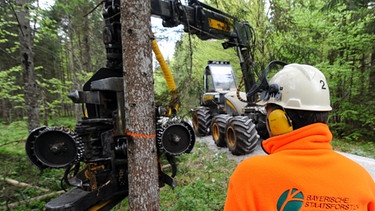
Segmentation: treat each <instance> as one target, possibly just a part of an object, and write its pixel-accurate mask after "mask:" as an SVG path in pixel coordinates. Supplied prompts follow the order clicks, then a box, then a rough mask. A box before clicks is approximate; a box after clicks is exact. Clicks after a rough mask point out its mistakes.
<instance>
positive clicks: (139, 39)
mask: <svg viewBox="0 0 375 211" xmlns="http://www.w3.org/2000/svg"><path fill="white" fill-rule="evenodd" d="M150 8H151V2H150V1H138V0H121V27H122V30H121V37H122V50H123V51H122V52H123V57H122V58H123V67H124V70H123V71H124V93H125V95H124V98H125V117H126V121H125V122H126V126H125V127H126V135H127V137H128V140H129V141H128V169H129V209H130V210H160V204H159V183H158V169H157V153H156V144H155V137H156V135H155V127H156V126H155V112H154V86H153V74H152V51H151V37H152V33H151V18H150V15H151V11H150Z"/></svg>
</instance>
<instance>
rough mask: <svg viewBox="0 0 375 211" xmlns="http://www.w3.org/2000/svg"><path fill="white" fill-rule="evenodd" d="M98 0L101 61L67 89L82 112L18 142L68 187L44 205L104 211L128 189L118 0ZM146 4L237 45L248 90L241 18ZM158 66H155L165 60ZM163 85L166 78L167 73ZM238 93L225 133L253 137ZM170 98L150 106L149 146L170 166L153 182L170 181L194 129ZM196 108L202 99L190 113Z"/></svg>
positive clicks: (249, 106) (252, 110)
mask: <svg viewBox="0 0 375 211" xmlns="http://www.w3.org/2000/svg"><path fill="white" fill-rule="evenodd" d="M102 3H103V9H102V15H103V17H104V20H105V26H104V30H103V41H104V44H105V48H106V56H107V65H106V67H104V68H101V69H99V70H98V71H97V72H96V73H95V74H94V75H93V76H92V77H91V78H90V79H89V80H88V81H87V82H86V83H85V84H84V86H83V90H82V91H73V92H71V93H70V94H69V95H68V96H69V98H70V99H71V100H72V101H73V102H74V103H79V104H81V105H82V110H83V118H82V119H81V120H79V121H78V122H77V124H76V127H75V130H74V131H71V130H68V129H65V128H57V127H44V126H43V127H39V128H36V129H34V130H33V131H32V132H31V133H30V134H29V136H28V138H27V141H26V145H25V148H26V153H27V155H28V157H29V159H30V160H31V162H32V163H33V164H34V165H36V166H37V167H38V168H39V169H45V168H64V169H65V173H64V175H63V178H62V180H61V185H62V187H63V188H64V186H65V185H69V186H72V187H73V188H72V189H70V190H69V191H67V192H65V193H64V194H62V195H61V196H59V197H57V198H55V199H53V200H51V201H50V202H48V203H47V204H46V205H45V210H110V209H111V208H112V207H114V206H115V205H116V204H118V203H119V202H120V201H121V200H123V199H124V198H125V197H127V196H128V169H127V167H128V160H127V141H128V139H129V137H128V136H127V134H126V132H125V131H126V128H125V122H126V116H125V113H124V110H125V109H124V86H123V78H122V76H123V71H122V68H123V67H122V44H121V24H120V0H105V1H102ZM151 7H152V8H151V14H152V15H153V16H155V17H158V18H161V19H162V20H163V26H164V27H175V26H178V25H180V24H182V25H183V26H184V31H185V32H187V33H189V34H195V35H197V36H198V37H199V38H200V39H202V40H207V39H227V41H226V42H225V43H223V47H224V48H230V47H235V48H236V49H237V53H238V56H239V58H240V63H241V69H242V73H243V77H244V79H245V87H246V90H251V88H252V87H251V84H255V80H254V75H253V73H254V72H253V71H250V67H251V66H252V64H251V63H252V55H251V52H252V51H251V50H252V49H251V48H252V47H253V44H254V43H251V44H250V42H249V41H250V40H254V38H253V33H252V30H251V27H250V26H249V24H248V23H247V22H238V21H237V20H236V19H235V18H233V17H231V16H230V15H228V14H226V13H223V12H221V11H219V10H217V9H215V8H213V7H210V6H208V5H206V4H203V3H201V2H199V1H197V0H190V1H189V2H188V5H183V4H181V2H180V1H179V0H151ZM155 46H156V48H154V47H155ZM157 49H158V48H157V45H156V43H155V42H154V41H153V50H154V52H155V54H156V57H157V58H158V56H160V55H157V54H158V53H157V52H158V51H157ZM159 53H160V52H159ZM158 60H159V59H158ZM161 60H163V59H161ZM159 62H160V60H159ZM161 66H162V69H163V66H165V65H162V64H161ZM163 72H164V69H163ZM172 79H173V78H172ZM167 84H168V86H170V85H171V84H170V83H168V79H167ZM171 86H172V88H173V85H171ZM169 88H171V87H169ZM253 90H255V89H253ZM245 97H246V98H247V103H246V106H245V107H244V108H243V109H242V110H243V113H242V116H236V117H231V118H228V119H232V120H228V121H229V123H231V124H230V125H231V127H232V128H233V129H232V130H233V133H231V134H232V135H237V133H238V131H239V130H240V129H241V130H242V129H244V130H245V133H249V136H250V135H251V137H253V136H254V137H255V136H258V135H257V133H256V131H255V130H254V131H253V130H252V128H253V127H251V128H250V127H249V126H248V125H246V124H245V123H248V122H250V123H248V124H250V125H256V124H257V123H258V122H260V119H261V117H263V113H261V112H260V109H259V108H258V107H257V106H256V105H255V101H256V97H255V95H253V93H250V92H248V93H247V94H246V96H245ZM177 98H178V96H177ZM214 99H216V96H215V97H214ZM171 101H173V102H175V103H170V105H168V106H158V107H157V108H155V111H156V115H155V116H156V118H155V122H156V131H155V133H156V143H155V145H156V146H157V149H158V157H159V158H160V157H161V156H165V157H166V160H168V162H169V163H170V165H171V167H172V168H171V169H172V175H171V176H170V175H167V174H166V173H164V172H163V170H162V168H161V165H160V166H159V183H160V186H164V185H165V184H168V185H170V186H172V187H174V186H175V185H176V181H175V179H174V178H173V177H174V176H175V175H176V172H177V166H176V162H175V160H174V158H175V156H178V155H181V154H183V153H189V152H190V151H191V150H192V149H193V147H194V144H195V134H194V128H193V127H191V126H190V125H189V124H188V123H187V122H185V121H184V120H182V119H180V118H177V117H176V112H177V109H178V106H179V103H178V100H176V95H175V94H172V100H171ZM176 102H177V103H176ZM201 109H203V106H202V107H201V108H198V109H197V110H196V113H198V111H200V110H201ZM204 109H206V108H204ZM215 114H216V113H215V112H211V113H210V115H215ZM199 118H201V116H198V119H199ZM223 118H224V117H222V119H223ZM225 118H226V117H225ZM219 126H221V124H220V125H219ZM219 129H221V128H220V127H219ZM228 130H229V129H228V127H227V131H228ZM246 137H247V136H246ZM252 141H253V139H252ZM237 145H238V144H237ZM244 150H248V149H244ZM237 151H239V149H236V151H235V152H237ZM64 189H65V188H64Z"/></svg>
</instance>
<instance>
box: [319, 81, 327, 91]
mask: <svg viewBox="0 0 375 211" xmlns="http://www.w3.org/2000/svg"><path fill="white" fill-rule="evenodd" d="M320 83H321V84H322V89H327V88H326V82H325V81H323V80H320Z"/></svg>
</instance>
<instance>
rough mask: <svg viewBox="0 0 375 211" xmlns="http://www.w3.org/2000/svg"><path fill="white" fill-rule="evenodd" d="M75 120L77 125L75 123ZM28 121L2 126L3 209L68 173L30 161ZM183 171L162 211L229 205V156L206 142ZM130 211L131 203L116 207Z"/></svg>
mask: <svg viewBox="0 0 375 211" xmlns="http://www.w3.org/2000/svg"><path fill="white" fill-rule="evenodd" d="M74 121H75V120H74V119H59V120H55V121H54V122H52V123H51V125H61V124H62V125H64V126H65V127H72V125H74V124H73V123H74ZM72 122H73V123H72ZM26 128H27V125H26V123H25V122H15V123H12V124H11V125H7V126H5V125H1V124H0V159H1V161H2V165H0V169H1V170H0V172H1V174H0V209H1V210H6V209H7V207H6V206H7V205H11V204H13V205H14V203H17V202H22V201H24V200H27V199H31V198H33V197H38V196H40V195H44V194H46V190H42V189H36V188H35V186H38V187H40V188H45V189H48V190H47V191H48V192H49V193H51V192H57V191H59V190H61V188H60V179H61V177H62V176H63V171H64V170H63V169H57V170H56V169H45V170H43V171H42V172H41V171H39V170H38V169H37V168H36V167H35V166H33V165H32V164H31V162H30V161H29V160H28V158H27V156H26V153H25V150H24V144H25V140H26V137H27V134H28V132H27V129H26ZM332 145H333V147H334V149H335V150H338V151H343V152H348V153H352V154H356V155H360V156H365V157H371V158H375V143H374V142H371V141H368V142H365V141H358V142H354V141H346V140H334V141H332ZM177 163H178V172H177V175H176V177H175V179H176V180H177V182H178V186H177V187H175V188H174V189H172V188H171V187H169V186H165V187H163V188H161V189H160V206H161V208H162V210H171V211H173V210H197V208H199V210H222V209H223V206H224V202H225V197H226V191H227V184H228V180H229V177H230V175H231V173H232V172H233V170H234V168H235V167H236V165H237V163H236V162H235V161H232V160H228V158H227V154H226V153H223V152H215V151H212V150H210V149H209V148H208V147H207V146H206V144H205V143H201V142H199V141H198V142H197V143H196V145H195V147H194V149H193V151H192V152H191V153H189V154H183V155H181V156H178V157H177ZM6 179H13V180H16V181H19V182H23V183H27V184H30V185H32V186H33V187H23V188H21V187H16V186H14V185H10V184H9V183H8V182H7V181H6ZM54 197H55V196H50V197H47V198H45V199H43V200H34V201H33V202H31V203H28V204H20V205H17V206H15V207H14V208H12V209H11V210H42V209H43V207H44V205H45V203H47V202H48V201H50V200H51V199H52V198H54ZM113 210H127V199H125V200H123V201H122V202H121V203H120V204H118V205H117V206H116V207H114V208H113Z"/></svg>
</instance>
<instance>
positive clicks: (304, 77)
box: [260, 64, 332, 136]
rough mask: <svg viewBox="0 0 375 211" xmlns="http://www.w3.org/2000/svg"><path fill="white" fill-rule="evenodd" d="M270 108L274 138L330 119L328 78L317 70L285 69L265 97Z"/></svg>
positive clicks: (306, 67)
mask: <svg viewBox="0 0 375 211" xmlns="http://www.w3.org/2000/svg"><path fill="white" fill-rule="evenodd" d="M261 98H262V101H261V102H260V104H263V105H266V110H267V128H268V132H269V133H270V136H275V135H281V134H285V133H288V132H290V131H292V130H295V129H298V128H301V127H303V126H306V125H309V124H313V123H317V122H323V123H325V122H326V121H327V118H328V112H329V111H331V110H332V108H331V106H330V96H329V89H328V84H327V81H326V78H325V76H324V75H323V73H322V72H320V71H319V70H318V69H316V68H315V67H312V66H309V65H301V64H290V65H286V66H284V68H283V69H282V70H280V71H279V72H277V73H276V74H275V75H274V76H273V77H272V78H271V80H270V81H269V89H268V90H265V91H264V92H263V93H262V94H261Z"/></svg>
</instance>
